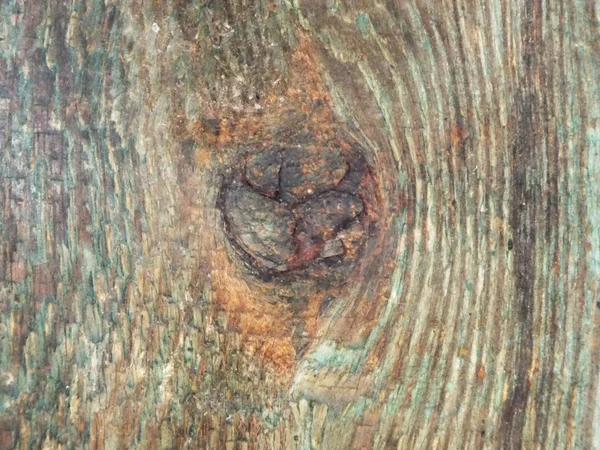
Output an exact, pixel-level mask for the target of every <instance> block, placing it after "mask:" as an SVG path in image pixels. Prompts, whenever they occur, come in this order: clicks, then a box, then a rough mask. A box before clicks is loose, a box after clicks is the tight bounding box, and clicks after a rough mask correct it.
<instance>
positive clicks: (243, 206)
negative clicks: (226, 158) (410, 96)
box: [219, 145, 375, 280]
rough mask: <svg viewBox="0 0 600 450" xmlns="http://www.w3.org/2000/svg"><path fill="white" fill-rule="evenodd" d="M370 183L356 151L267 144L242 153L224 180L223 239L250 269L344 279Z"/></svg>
mask: <svg viewBox="0 0 600 450" xmlns="http://www.w3.org/2000/svg"><path fill="white" fill-rule="evenodd" d="M374 204H375V202H374V196H373V178H372V174H371V171H370V170H369V167H368V165H367V163H366V160H365V158H364V156H363V154H362V152H361V151H360V149H358V148H357V147H356V146H355V147H354V148H353V149H352V150H348V151H344V150H342V149H341V148H338V147H336V146H334V145H327V146H318V147H317V146H305V147H300V146H273V147H270V148H268V149H267V150H266V151H261V152H256V151H253V152H248V153H247V154H246V155H245V156H244V158H242V160H241V161H239V162H237V163H236V164H235V165H234V166H233V167H230V168H229V169H228V171H227V174H226V176H225V177H224V180H223V184H222V188H221V194H220V196H219V208H220V210H221V212H222V214H223V218H224V224H225V228H226V235H227V237H228V239H229V241H230V242H231V244H232V245H233V247H234V248H235V249H236V250H237V253H238V254H239V255H240V256H241V258H242V259H243V261H244V262H245V263H246V264H247V266H248V267H250V268H251V269H252V271H253V272H254V273H256V274H258V275H259V276H261V277H263V278H266V279H271V278H273V277H275V276H278V277H279V276H286V275H287V276H290V275H293V276H295V277H296V276H310V277H317V278H329V279H338V280H340V279H342V278H343V276H344V275H347V274H348V273H349V271H350V270H351V269H352V268H353V267H354V266H355V264H356V262H357V261H358V259H359V257H360V255H361V253H362V249H363V247H364V245H365V242H366V240H367V239H368V237H369V235H370V234H372V231H373V230H372V227H371V225H372V224H373V222H374V217H375V215H374V214H373V213H372V212H373V207H374Z"/></svg>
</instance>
